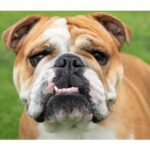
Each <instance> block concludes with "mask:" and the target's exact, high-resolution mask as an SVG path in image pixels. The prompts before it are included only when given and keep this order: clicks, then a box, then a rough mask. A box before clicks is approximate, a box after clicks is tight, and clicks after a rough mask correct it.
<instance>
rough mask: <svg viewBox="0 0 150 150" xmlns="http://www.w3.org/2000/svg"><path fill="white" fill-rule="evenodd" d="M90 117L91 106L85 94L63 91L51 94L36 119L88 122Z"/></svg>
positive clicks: (91, 116) (91, 115)
mask: <svg viewBox="0 0 150 150" xmlns="http://www.w3.org/2000/svg"><path fill="white" fill-rule="evenodd" d="M92 118H93V113H92V106H91V104H90V102H89V101H88V100H87V98H86V97H85V96H83V95H81V94H79V93H63V94H56V95H53V96H51V97H50V98H49V99H48V102H47V103H46V105H45V110H44V112H43V113H42V114H41V115H40V116H39V117H38V118H37V119H36V120H37V121H38V122H42V121H46V122H48V123H55V122H57V123H61V122H66V121H72V122H74V123H78V122H89V121H91V120H92Z"/></svg>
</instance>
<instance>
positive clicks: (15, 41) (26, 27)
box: [2, 15, 41, 53]
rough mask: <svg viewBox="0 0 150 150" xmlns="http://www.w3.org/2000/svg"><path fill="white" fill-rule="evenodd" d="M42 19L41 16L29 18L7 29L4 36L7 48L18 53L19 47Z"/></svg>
mask: <svg viewBox="0 0 150 150" xmlns="http://www.w3.org/2000/svg"><path fill="white" fill-rule="evenodd" d="M40 19H41V16H40V15H39V16H38V15H37V16H28V17H25V18H23V19H21V20H20V21H18V22H17V23H15V24H14V25H12V26H10V27H9V28H8V29H6V30H5V31H4V32H3V34H2V38H3V40H4V42H5V45H6V47H7V48H8V49H9V48H12V49H13V50H14V52H15V53H17V50H18V47H19V46H20V45H21V43H22V42H23V40H24V38H25V36H26V35H27V34H28V33H29V31H30V30H31V29H32V28H33V26H34V25H35V24H36V23H38V22H39V21H40Z"/></svg>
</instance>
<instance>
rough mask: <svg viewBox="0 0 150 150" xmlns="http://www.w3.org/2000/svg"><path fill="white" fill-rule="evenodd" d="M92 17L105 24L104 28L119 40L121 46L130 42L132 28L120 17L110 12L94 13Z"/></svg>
mask: <svg viewBox="0 0 150 150" xmlns="http://www.w3.org/2000/svg"><path fill="white" fill-rule="evenodd" d="M92 17H93V18H94V19H95V20H96V21H98V22H99V23H100V24H102V25H103V26H104V28H105V29H106V30H107V31H108V32H109V33H110V34H111V35H112V36H113V37H115V39H117V41H118V42H119V46H120V47H122V45H123V44H125V43H127V44H129V43H130V37H131V30H130V29H129V27H128V26H127V25H126V24H124V23H123V22H122V21H120V20H119V19H118V18H116V17H113V16H111V15H109V14H93V15H92Z"/></svg>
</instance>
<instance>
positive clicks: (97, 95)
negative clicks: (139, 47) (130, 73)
mask: <svg viewBox="0 0 150 150" xmlns="http://www.w3.org/2000/svg"><path fill="white" fill-rule="evenodd" d="M3 39H4V41H5V43H6V46H7V47H8V48H12V49H13V50H14V52H15V54H16V59H15V64H14V74H13V78H14V83H15V86H16V89H17V91H18V94H19V96H20V99H21V100H22V101H23V103H24V106H25V110H26V111H25V112H24V113H25V114H26V119H28V122H31V124H34V123H35V121H36V124H34V128H35V129H36V131H34V132H37V133H38V134H37V135H38V136H37V137H35V138H38V137H40V134H42V133H41V132H46V133H47V134H48V136H47V138H50V137H51V136H50V133H51V130H53V132H54V130H55V128H56V130H58V128H59V129H62V130H65V129H67V130H68V132H69V130H71V131H70V135H71V136H68V138H69V137H71V138H75V137H76V135H75V136H73V134H74V133H72V130H78V129H79V130H80V133H79V134H78V135H77V137H79V138H92V136H93V135H94V136H93V137H94V138H100V137H101V138H107V137H110V138H112V137H115V138H116V137H117V136H118V137H119V136H120V135H121V134H120V132H121V131H120V130H121V129H120V127H119V124H121V123H120V120H117V119H118V118H119V117H122V116H120V115H123V114H122V112H121V109H124V107H125V106H127V105H126V104H128V102H127V101H129V100H126V102H123V103H122V101H123V99H125V97H124V95H125V96H126V97H131V95H130V94H131V93H125V91H126V92H127V90H126V88H127V89H128V88H131V87H130V86H129V85H127V83H124V82H123V81H124V80H123V79H124V75H123V65H124V64H123V63H124V61H123V60H122V57H123V58H124V59H125V57H127V56H121V55H120V49H121V47H122V46H123V44H125V43H129V41H130V30H129V28H128V27H127V25H125V24H124V23H123V22H121V21H120V20H119V19H117V18H115V17H113V16H111V15H108V14H93V15H86V16H76V17H63V18H62V17H48V16H43V15H41V16H40V15H35V16H29V17H25V18H23V19H22V20H20V21H18V22H17V23H15V24H14V25H12V26H11V27H9V28H8V29H7V30H6V31H5V32H4V33H3ZM131 59H133V58H131ZM147 70H148V71H149V69H147ZM149 72H150V71H149ZM141 78H142V77H141ZM131 80H132V79H131ZM128 86H129V87H128ZM132 94H133V95H134V94H135V95H136V93H132ZM120 95H121V96H122V97H123V98H121V96H120ZM118 97H120V98H118ZM133 99H135V98H133ZM133 101H134V100H133ZM133 103H134V102H133ZM122 105H123V106H122ZM113 107H114V108H113ZM118 107H121V108H118ZM112 110H113V111H112ZM114 110H115V111H114ZM114 112H117V113H120V115H119V114H118V116H116V115H117V113H114ZM29 116H30V117H29ZM26 119H25V120H26ZM34 120H35V121H34ZM113 121H114V122H113ZM33 122H34V123H33ZM21 124H23V125H24V126H25V122H22V123H21ZM98 124H99V125H98ZM112 124H114V127H113V125H112ZM39 125H41V126H42V130H41V129H39V128H41V126H40V127H37V126H39ZM122 125H123V123H122ZM54 126H55V127H54ZM91 126H92V127H91ZM32 127H33V125H32ZM57 127H58V128H57ZM109 127H110V128H111V130H112V131H113V136H112V132H111V134H110V133H108V130H109V129H108V130H107V128H109ZM123 127H125V126H124V125H123ZM52 128H53V129H52ZM95 128H99V129H101V128H105V129H106V133H105V132H104V131H100V132H99V133H96V132H95V133H94V134H92V132H93V131H94V130H97V129H95ZM112 128H113V129H112ZM83 129H84V130H86V131H83ZM116 130H119V132H118V131H116ZM21 132H22V131H21ZM55 132H56V131H55ZM59 132H62V131H61V130H60V131H59ZM87 132H89V134H87V135H84V134H85V133H87ZM102 132H104V133H102ZM57 134H58V136H57V138H62V137H61V135H60V134H59V133H56V135H57ZM24 137H25V136H24ZM124 137H125V138H129V137H130V134H129V133H126V134H125V135H124ZM124 137H122V138H124ZM25 138H31V137H25ZM43 138H45V137H43ZM55 138H56V137H55Z"/></svg>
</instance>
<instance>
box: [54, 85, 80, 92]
mask: <svg viewBox="0 0 150 150" xmlns="http://www.w3.org/2000/svg"><path fill="white" fill-rule="evenodd" d="M54 90H55V93H56V94H60V93H78V92H79V89H78V87H70V88H62V89H59V88H58V87H57V86H54Z"/></svg>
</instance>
